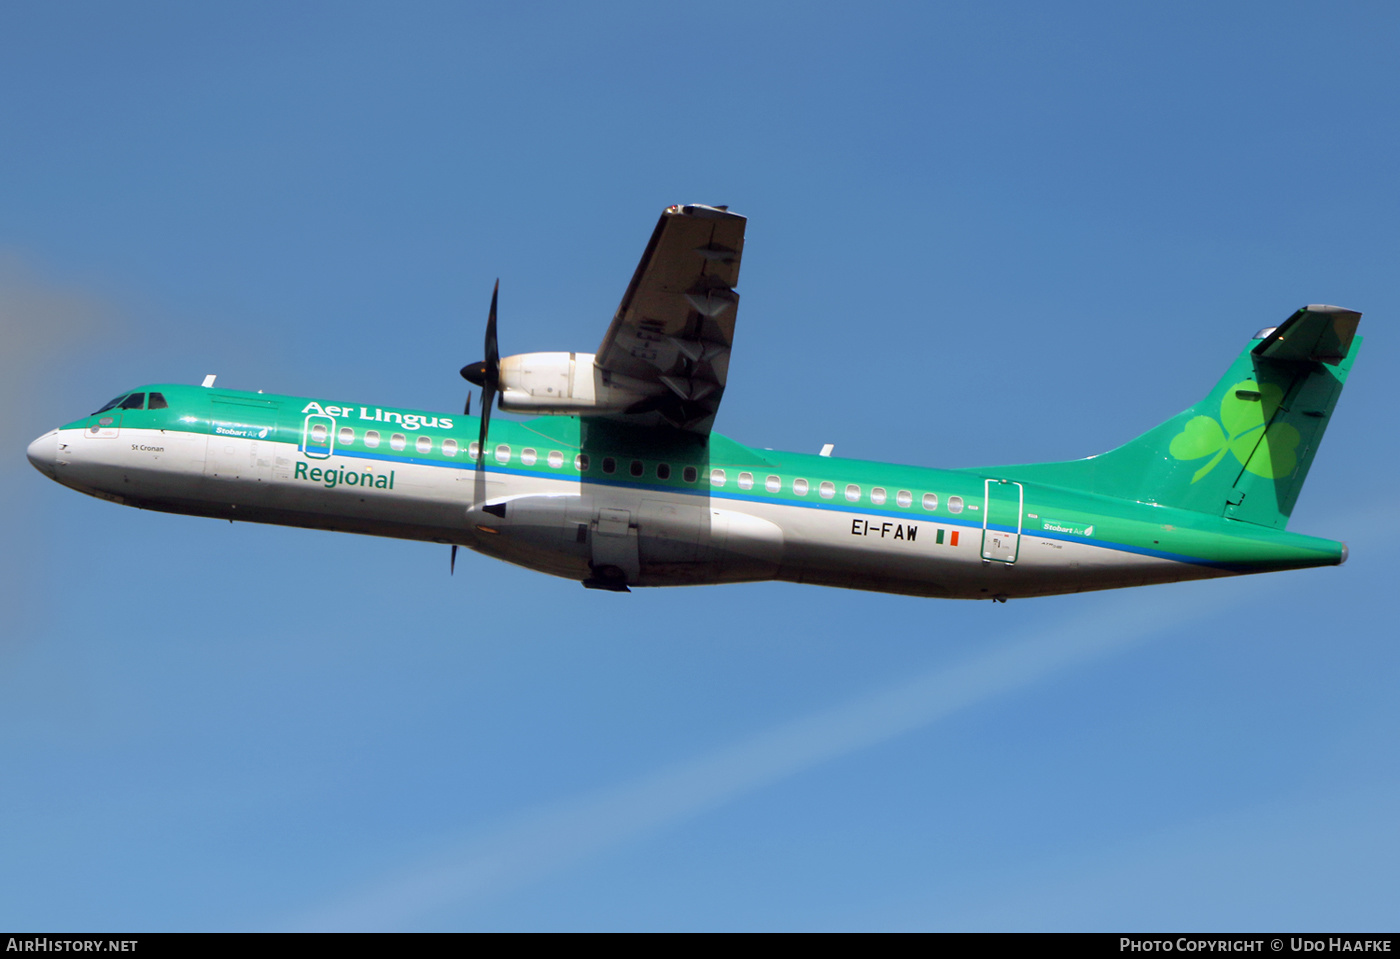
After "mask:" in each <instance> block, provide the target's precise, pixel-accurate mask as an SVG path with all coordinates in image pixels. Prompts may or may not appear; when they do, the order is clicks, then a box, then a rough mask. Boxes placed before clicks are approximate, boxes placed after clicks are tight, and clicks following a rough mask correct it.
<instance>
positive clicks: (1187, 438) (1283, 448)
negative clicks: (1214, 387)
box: [1168, 380, 1302, 483]
mask: <svg viewBox="0 0 1400 959" xmlns="http://www.w3.org/2000/svg"><path fill="white" fill-rule="evenodd" d="M1282 402H1283V390H1282V389H1280V388H1279V386H1278V385H1277V384H1274V383H1265V384H1264V385H1263V386H1260V385H1259V384H1258V383H1256V382H1254V381H1253V380H1245V381H1243V382H1241V383H1236V384H1235V385H1234V386H1232V387H1230V388H1229V389H1228V390H1226V391H1225V398H1224V399H1222V400H1221V401H1220V420H1219V421H1218V422H1217V421H1216V420H1214V419H1212V418H1211V417H1209V416H1193V417H1192V418H1191V419H1189V420H1187V422H1186V426H1185V427H1184V428H1183V429H1182V431H1181V432H1180V433H1178V434H1176V436H1175V437H1173V438H1172V443H1171V446H1170V447H1169V448H1168V449H1169V452H1170V453H1171V454H1172V456H1174V457H1176V458H1177V459H1179V460H1198V459H1200V458H1201V457H1203V456H1209V457H1210V461H1209V462H1208V463H1206V465H1205V466H1202V467H1201V468H1200V469H1198V470H1196V475H1195V476H1193V477H1191V482H1192V483H1195V482H1196V481H1198V480H1199V479H1200V478H1201V477H1203V476H1205V475H1206V474H1207V473H1209V472H1210V471H1211V470H1213V469H1215V467H1216V466H1217V465H1218V464H1219V463H1220V461H1221V459H1223V458H1224V456H1225V454H1226V453H1227V452H1229V453H1233V454H1235V459H1237V460H1239V461H1240V465H1241V466H1243V467H1244V468H1245V469H1247V470H1249V471H1250V472H1251V473H1253V474H1254V475H1256V476H1262V477H1264V478H1265V479H1277V478H1278V477H1280V476H1287V475H1288V474H1289V473H1291V472H1293V469H1294V467H1296V466H1297V465H1298V452H1297V451H1298V443H1299V441H1300V440H1301V439H1302V437H1301V436H1300V435H1299V434H1298V431H1297V429H1295V428H1294V427H1293V426H1292V425H1291V424H1289V423H1284V422H1278V423H1274V424H1273V425H1269V421H1270V420H1271V419H1273V417H1274V413H1275V412H1277V411H1278V408H1279V404H1280V403H1282ZM1261 430H1262V431H1263V434H1262V437H1261V434H1260V431H1261ZM1255 447H1262V448H1261V449H1259V450H1258V451H1257V452H1256V449H1255ZM1258 454H1262V455H1258Z"/></svg>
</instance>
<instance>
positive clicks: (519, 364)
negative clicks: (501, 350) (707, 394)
mask: <svg viewBox="0 0 1400 959" xmlns="http://www.w3.org/2000/svg"><path fill="white" fill-rule="evenodd" d="M593 357H594V355H593V354H592V353H520V354H517V355H516V356H506V357H502V359H501V394H500V396H501V399H500V407H501V409H503V410H505V411H506V412H508V413H555V414H564V415H574V414H584V413H619V412H622V411H623V410H626V409H628V408H629V407H631V406H632V405H633V404H635V403H638V402H640V401H641V400H644V399H646V398H648V397H649V396H651V395H653V393H654V392H655V391H654V389H648V388H647V386H648V384H643V383H636V384H632V383H627V382H622V381H623V380H625V379H626V378H624V377H619V376H615V375H612V376H608V377H606V382H605V381H604V380H605V377H604V374H603V371H602V370H600V369H598V367H597V366H596V365H595V364H594V362H593Z"/></svg>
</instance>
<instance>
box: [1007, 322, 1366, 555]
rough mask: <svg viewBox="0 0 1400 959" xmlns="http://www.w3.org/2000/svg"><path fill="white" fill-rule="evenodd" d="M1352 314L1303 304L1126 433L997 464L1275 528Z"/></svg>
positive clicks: (1295, 482)
mask: <svg viewBox="0 0 1400 959" xmlns="http://www.w3.org/2000/svg"><path fill="white" fill-rule="evenodd" d="M1360 319H1361V314H1360V313H1356V312H1353V311H1351V310H1344V309H1342V308H1340V307H1336V306H1306V307H1303V308H1302V309H1300V310H1298V311H1297V312H1296V313H1294V314H1293V315H1292V316H1290V317H1289V318H1288V319H1287V320H1285V321H1284V322H1283V324H1282V325H1280V326H1278V327H1275V328H1273V329H1269V330H1264V331H1263V332H1261V333H1260V334H1259V335H1258V336H1257V337H1256V339H1255V341H1254V342H1253V343H1251V344H1250V346H1249V348H1247V349H1246V350H1245V351H1244V352H1243V353H1241V354H1240V355H1239V357H1238V358H1237V359H1236V360H1235V362H1234V363H1233V364H1231V366H1230V368H1229V370H1227V371H1226V373H1225V375H1224V376H1223V377H1221V379H1220V382H1218V383H1216V385H1215V388H1214V389H1213V390H1211V391H1210V393H1209V395H1207V396H1206V398H1205V399H1203V400H1201V402H1199V403H1197V404H1196V405H1195V406H1193V407H1191V408H1190V409H1188V410H1186V411H1185V412H1183V413H1180V414H1178V415H1176V416H1174V417H1172V418H1171V419H1169V420H1167V421H1166V422H1165V423H1162V424H1161V425H1160V426H1157V427H1156V428H1154V429H1151V430H1149V431H1148V432H1146V433H1144V434H1143V435H1142V436H1139V437H1138V438H1137V439H1135V440H1133V441H1132V442H1130V443H1126V444H1124V445H1123V446H1120V447H1118V448H1117V449H1115V450H1111V451H1110V452H1107V453H1103V454H1101V455H1099V456H1091V457H1089V458H1088V459H1083V460H1072V461H1070V462H1065V463H1035V464H1030V465H1027V466H1016V467H1003V468H1002V470H1003V472H1004V473H1005V475H1007V476H1010V477H1014V478H1016V479H1025V480H1030V481H1031V482H1039V483H1048V484H1051V485H1056V486H1067V487H1072V488H1074V489H1082V490H1085V491H1087V492H1093V493H1101V494H1103V495H1106V496H1116V497H1121V498H1124V499H1132V500H1136V501H1138V502H1143V503H1160V504H1162V505H1164V506H1175V507H1180V508H1182V509H1190V510H1196V511H1198V512H1202V513H1209V514H1212V515H1216V516H1226V517H1229V518H1231V519H1236V520H1241V521H1243V522H1247V523H1256V524H1258V525H1260V526H1270V527H1274V528H1275V529H1282V528H1283V527H1284V526H1286V525H1287V523H1288V517H1289V516H1290V515H1292V513H1293V505H1294V503H1296V502H1297V500H1298V493H1299V491H1300V490H1301V489H1302V488H1303V481H1304V480H1305V479H1307V475H1308V469H1309V468H1310V467H1311V466H1312V461H1313V457H1314V456H1316V455H1317V447H1318V444H1320V443H1321V442H1322V434H1323V433H1324V432H1325V431H1326V429H1327V424H1328V422H1329V421H1330V420H1331V418H1332V411H1333V409H1335V408H1336V405H1337V398H1338V397H1339V396H1340V395H1341V392H1342V386H1343V385H1345V383H1346V380H1347V376H1348V374H1349V373H1350V372H1351V366H1352V363H1353V362H1354V361H1355V359H1356V354H1357V351H1358V350H1359V349H1360V347H1361V337H1359V336H1357V335H1356V327H1357V322H1358V321H1359V320H1360Z"/></svg>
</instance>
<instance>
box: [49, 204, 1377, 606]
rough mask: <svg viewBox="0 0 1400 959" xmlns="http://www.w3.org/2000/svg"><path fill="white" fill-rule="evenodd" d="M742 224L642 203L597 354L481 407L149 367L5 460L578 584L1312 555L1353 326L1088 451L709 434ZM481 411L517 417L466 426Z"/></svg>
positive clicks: (535, 375) (1262, 568)
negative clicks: (1309, 486)
mask: <svg viewBox="0 0 1400 959" xmlns="http://www.w3.org/2000/svg"><path fill="white" fill-rule="evenodd" d="M745 225H746V221H745V219H744V217H742V216H739V215H737V214H735V213H732V212H730V211H729V210H728V209H727V208H726V207H717V206H703V205H689V206H673V207H670V208H668V209H667V210H665V211H664V212H663V213H662V215H661V218H660V220H659V221H658V222H657V224H656V228H655V230H654V231H653V233H652V236H651V240H650V242H648V244H647V246H646V251H645V253H644V254H643V255H642V259H641V263H640V264H639V265H638V266H637V269H636V272H635V274H634V275H633V277H632V281H631V283H630V285H629V286H628V287H627V292H626V293H625V294H624V296H623V298H622V304H621V306H619V308H618V310H617V313H616V314H615V315H614V317H613V319H612V323H611V325H610V326H609V327H608V329H607V332H606V333H605V334H604V336H603V341H602V344H601V345H600V346H599V347H598V350H597V352H596V353H591V354H590V353H569V352H555V353H526V354H522V355H516V356H507V357H505V358H501V357H500V355H499V351H498V348H497V340H496V305H497V299H496V295H495V294H494V293H493V295H492V300H491V309H490V313H489V316H488V320H487V325H486V342H485V358H484V359H483V360H482V361H480V362H478V363H473V364H471V365H469V366H467V367H464V368H463V369H462V371H461V373H462V376H463V377H464V378H466V379H468V380H469V381H471V382H472V383H475V384H476V385H478V386H479V387H480V388H481V389H482V399H481V405H480V407H479V415H477V416H472V415H471V414H470V407H471V395H470V393H469V394H468V396H467V402H466V407H467V409H466V411H465V412H464V413H462V414H457V413H442V412H430V411H425V410H411V409H404V408H402V407H397V406H388V405H384V404H381V403H367V402H364V401H362V400H360V399H358V398H355V397H349V396H345V397H342V396H314V397H312V396H281V395H272V394H264V393H250V392H243V391H237V390H226V389H223V388H220V387H216V386H215V379H214V377H212V376H210V377H206V378H205V380H204V384H203V385H202V386H193V385H181V384H176V383H160V384H151V385H147V386H139V387H136V388H135V389H131V390H126V391H124V392H122V393H121V394H119V395H118V396H117V397H116V398H115V399H113V400H112V401H111V402H109V403H107V404H106V405H104V406H103V407H102V408H101V409H99V410H98V411H97V412H95V413H93V414H92V415H90V416H86V417H83V418H81V419H77V420H74V421H73V422H71V423H68V424H67V425H65V426H63V427H60V428H59V429H56V430H52V431H50V432H48V433H45V434H44V435H43V436H40V437H39V438H38V439H36V440H34V442H33V443H32V444H30V446H29V460H30V462H32V463H33V464H34V466H35V467H36V468H37V469H38V470H40V471H41V472H42V473H44V474H45V475H47V476H49V477H51V478H52V479H54V480H56V481H58V482H59V483H61V484H63V485H64V486H68V487H71V488H73V489H75V490H78V491H80V492H83V493H87V494H89V495H92V496H96V497H99V498H101V499H106V500H111V501H113V502H115V503H121V504H125V505H128V506H136V507H140V508H142V509H153V510H162V511H166V512H174V513H186V514H190V515H194V516H206V517H215V518H219V519H227V520H243V521H247V522H255V523H278V524H282V525H287V526H300V527H307V528H311V529H323V530H337V531H341V532H349V533H368V534H373V535H378V536H394V537H399V538H403V539H414V540H422V541H425V542H431V543H441V544H445V545H448V546H450V547H451V556H450V560H449V568H451V567H452V566H455V562H456V557H457V550H458V547H465V548H467V549H470V550H475V551H476V552H478V553H484V554H486V555H487V556H492V557H495V558H497V559H503V560H506V561H508V562H511V563H515V564H518V565H520V566H525V567H528V568H530V569H534V570H539V571H541V572H545V573H550V574H553V575H555V576H562V577H567V578H569V579H573V580H577V581H578V582H580V583H582V584H583V585H584V586H586V587H590V588H594V589H604V590H612V591H617V592H627V591H629V590H630V589H631V588H632V587H642V586H680V585H698V584H706V583H734V582H749V581H759V580H786V581H790V582H797V583H814V584H820V585H825V586H844V587H850V588H855V589H868V590H880V591H885V592H891V593H904V594H912V595H916V596H930V597H945V598H961V599H992V600H1000V601H1005V600H1007V599H1009V598H1013V597H1016V598H1019V597H1029V596H1044V595H1050V594H1056V593H1070V592H1078V591H1083V590H1094V589H1110V588H1116V587H1127V586H1142V585H1147V584H1152V583H1167V582H1174V581H1180V580H1195V579H1205V578H1210V577H1218V576H1232V575H1237V574H1241V573H1259V572H1267V571H1273V570H1285V569H1298V568H1302V567H1309V566H1329V565H1337V564H1340V563H1342V562H1344V561H1345V559H1346V557H1347V550H1346V547H1345V546H1344V545H1343V544H1342V543H1339V542H1334V541H1332V540H1327V539H1319V538H1316V537H1312V536H1304V535H1300V534H1298V533H1292V532H1288V531H1287V530H1286V528H1285V527H1286V525H1287V523H1288V519H1289V516H1290V515H1291V514H1292V512H1293V505H1294V503H1295V501H1296V500H1297V498H1298V494H1299V491H1300V490H1301V489H1302V486H1303V481H1304V479H1305V478H1306V477H1307V474H1308V469H1309V467H1311V465H1312V462H1313V458H1314V456H1315V455H1316V453H1317V447H1318V444H1319V442H1321V440H1322V435H1323V432H1324V431H1325V430H1326V429H1327V424H1328V421H1329V420H1330V419H1331V417H1332V411H1333V409H1334V408H1335V406H1336V404H1337V398H1338V396H1339V395H1340V393H1341V390H1342V386H1343V384H1345V382H1346V379H1347V375H1348V373H1349V372H1350V370H1351V366H1352V363H1353V361H1354V360H1355V358H1356V353H1357V350H1358V349H1359V348H1360V345H1361V338H1360V337H1359V336H1357V335H1356V328H1357V323H1358V321H1359V320H1360V314H1359V313H1355V312H1353V311H1351V310H1344V309H1341V308H1339V307H1335V306H1305V307H1303V308H1301V309H1299V310H1297V311H1296V312H1294V313H1293V314H1292V315H1291V316H1289V317H1288V318H1287V319H1285V320H1284V321H1283V322H1282V323H1281V324H1279V325H1278V326H1277V327H1271V328H1268V329H1265V330H1262V331H1260V332H1259V333H1258V334H1256V335H1255V336H1254V337H1253V339H1251V340H1249V341H1248V342H1246V344H1245V346H1244V348H1243V350H1242V351H1241V352H1240V354H1239V355H1238V356H1237V357H1235V359H1234V361H1233V362H1231V363H1230V365H1229V367H1228V368H1227V369H1226V370H1225V373H1224V375H1223V376H1222V377H1221V378H1220V381H1219V382H1218V383H1216V384H1215V387H1214V388H1213V389H1212V390H1211V391H1210V392H1209V393H1208V394H1206V396H1205V398H1204V399H1202V400H1201V401H1200V402H1199V403H1197V404H1196V405H1194V406H1192V407H1191V408H1190V409H1188V410H1186V411H1185V412H1183V413H1180V414H1178V415H1177V416H1174V417H1172V418H1171V419H1169V420H1167V421H1166V422H1164V423H1162V424H1160V425H1158V426H1156V427H1154V428H1153V429H1150V430H1148V431H1147V432H1146V433H1144V434H1142V435H1141V436H1139V437H1138V438H1137V439H1134V440H1132V441H1130V442H1128V443H1127V444H1125V445H1123V446H1120V447H1118V448H1117V449H1114V450H1111V451H1109V452H1107V453H1103V454H1100V455H1098V456H1090V457H1089V458H1087V459H1080V460H1071V461H1066V462H1054V463H1031V464H1023V465H1012V466H992V467H986V468H980V469H930V468H926V467H922V466H902V465H896V464H891V463H879V462H868V461H861V460H851V459H841V458H838V457H835V456H831V455H824V454H829V453H830V449H825V450H823V452H822V454H804V453H786V452H777V451H773V450H768V449H758V448H754V447H751V446H745V445H743V444H741V443H738V442H736V441H734V440H731V439H728V438H727V437H724V436H722V435H720V434H719V433H716V432H714V431H713V429H712V426H713V424H714V420H715V415H716V413H717V412H718V410H719V406H720V400H721V398H722V397H723V395H724V389H725V383H726V379H727V376H728V371H729V356H730V349H731V345H732V344H733V341H734V329H735V317H736V315H737V313H738V306H739V296H738V294H737V293H736V292H735V286H736V285H737V284H738V280H739V265H740V261H741V259H742V256H743V248H744V229H745ZM493 409H500V410H503V411H507V412H512V413H517V414H525V415H526V416H528V417H529V418H528V419H525V420H524V421H509V422H505V421H502V420H500V419H497V420H496V421H495V422H494V423H493V422H491V412H492V410H493Z"/></svg>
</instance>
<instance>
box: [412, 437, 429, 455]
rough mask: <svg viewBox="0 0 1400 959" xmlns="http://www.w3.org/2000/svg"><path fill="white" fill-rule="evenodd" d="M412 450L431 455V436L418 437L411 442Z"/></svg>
mask: <svg viewBox="0 0 1400 959" xmlns="http://www.w3.org/2000/svg"><path fill="white" fill-rule="evenodd" d="M413 448H414V449H416V450H417V451H418V452H420V453H431V452H432V451H433V438H432V437H431V436H420V437H418V439H416V440H414V441H413Z"/></svg>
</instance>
